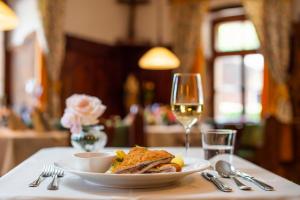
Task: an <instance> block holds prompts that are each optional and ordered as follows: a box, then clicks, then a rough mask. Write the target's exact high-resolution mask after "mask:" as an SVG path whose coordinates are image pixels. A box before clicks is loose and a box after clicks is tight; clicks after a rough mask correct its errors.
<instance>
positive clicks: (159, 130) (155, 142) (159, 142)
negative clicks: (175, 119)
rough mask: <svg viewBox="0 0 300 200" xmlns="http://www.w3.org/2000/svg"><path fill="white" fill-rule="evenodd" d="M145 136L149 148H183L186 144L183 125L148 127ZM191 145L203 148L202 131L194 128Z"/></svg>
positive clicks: (191, 134)
mask: <svg viewBox="0 0 300 200" xmlns="http://www.w3.org/2000/svg"><path fill="white" fill-rule="evenodd" d="M145 135H146V138H147V139H146V141H147V146H148V147H172V146H173V147H176V146H177V147H182V146H184V144H185V131H184V128H183V127H182V126H181V125H169V126H167V125H147V126H146V128H145ZM190 144H191V146H194V147H199V146H201V133H200V129H199V128H196V127H193V129H192V131H191V133H190Z"/></svg>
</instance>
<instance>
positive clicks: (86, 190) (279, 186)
mask: <svg viewBox="0 0 300 200" xmlns="http://www.w3.org/2000/svg"><path fill="white" fill-rule="evenodd" d="M110 150H112V149H110ZM168 150H169V151H171V152H173V153H175V154H178V153H180V152H183V151H184V149H183V148H169V149H168ZM72 153H74V150H73V149H71V148H49V149H43V150H41V151H39V152H38V153H36V154H35V155H33V156H32V157H30V158H29V159H27V160H26V161H24V162H23V163H21V164H20V165H19V166H17V167H16V168H14V169H13V170H11V171H10V172H9V173H8V174H6V175H5V176H3V177H2V178H0V199H26V200H27V199H40V200H46V199H47V200H49V199H56V200H57V199H85V200H92V199H93V200H94V199H293V200H296V199H297V200H299V199H300V186H299V185H296V184H294V183H292V182H290V181H288V180H286V179H284V178H282V177H279V176H277V175H275V174H273V173H271V172H268V171H266V170H264V169H262V168H260V167H258V166H256V165H254V164H252V163H249V162H247V161H245V160H243V159H240V158H238V157H235V156H234V157H233V161H232V162H233V164H234V165H235V166H236V167H237V168H238V169H240V170H242V171H245V172H247V173H249V174H251V175H253V176H255V177H257V178H259V179H262V180H264V181H266V182H267V183H269V184H270V185H272V186H274V187H275V189H276V191H268V192H267V191H263V190H261V189H259V188H257V187H256V186H255V185H252V184H251V183H248V182H247V184H249V185H251V186H252V187H253V190H252V191H240V190H238V189H237V187H236V186H235V185H234V183H233V182H232V181H231V180H228V179H222V180H224V182H226V183H228V184H229V185H230V186H232V187H233V188H234V192H231V193H224V192H220V191H218V190H217V189H216V188H215V186H214V185H212V184H211V183H210V182H207V181H206V180H204V179H203V178H202V177H201V176H200V174H199V173H196V174H193V175H190V176H187V177H186V178H184V179H183V180H182V181H181V182H179V183H178V184H175V185H170V186H168V187H160V188H152V189H113V188H104V187H100V186H98V185H93V184H89V183H86V182H84V181H82V180H81V179H80V178H79V177H77V176H74V175H71V174H66V176H65V177H64V178H63V179H62V180H61V182H60V189H59V190H58V191H48V190H47V189H46V186H47V185H48V183H49V182H50V179H47V180H46V181H45V182H43V183H42V184H41V185H40V187H38V188H29V187H28V183H29V182H31V181H32V180H33V179H35V178H36V177H37V176H38V174H39V173H40V171H41V168H42V165H43V164H50V163H53V162H54V161H55V160H58V159H62V158H63V157H64V156H69V155H71V154H72ZM190 154H191V155H192V156H198V157H202V155H203V152H202V150H201V149H200V148H194V149H191V152H190ZM295 173H296V172H295Z"/></svg>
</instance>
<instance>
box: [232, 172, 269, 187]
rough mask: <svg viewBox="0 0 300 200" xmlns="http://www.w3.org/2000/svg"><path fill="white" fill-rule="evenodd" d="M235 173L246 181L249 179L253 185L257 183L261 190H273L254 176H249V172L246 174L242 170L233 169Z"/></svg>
mask: <svg viewBox="0 0 300 200" xmlns="http://www.w3.org/2000/svg"><path fill="white" fill-rule="evenodd" d="M235 173H236V175H238V176H239V177H241V178H243V179H245V180H247V181H250V182H252V183H254V184H255V185H257V186H258V187H260V188H261V189H263V190H266V191H273V190H274V188H273V187H272V186H270V185H268V184H266V183H264V182H262V181H260V180H258V179H256V178H254V177H253V176H250V175H249V174H246V173H244V172H240V171H238V170H236V171H235Z"/></svg>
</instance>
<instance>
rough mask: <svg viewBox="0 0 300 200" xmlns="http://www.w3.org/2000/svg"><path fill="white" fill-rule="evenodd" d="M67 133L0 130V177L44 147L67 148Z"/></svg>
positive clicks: (68, 140) (68, 141)
mask: <svg viewBox="0 0 300 200" xmlns="http://www.w3.org/2000/svg"><path fill="white" fill-rule="evenodd" d="M69 138H70V136H69V134H68V133H67V132H62V131H49V132H36V131H34V130H22V131H21V130H20V131H15V130H10V129H7V128H0V176H2V175H4V174H5V173H6V172H8V171H9V170H11V169H12V168H13V167H15V166H16V165H18V164H19V163H21V162H22V161H24V160H25V159H27V158H28V157H29V156H31V155H32V154H34V153H35V152H37V151H38V150H40V149H42V148H46V147H54V146H69V143H70V139H69Z"/></svg>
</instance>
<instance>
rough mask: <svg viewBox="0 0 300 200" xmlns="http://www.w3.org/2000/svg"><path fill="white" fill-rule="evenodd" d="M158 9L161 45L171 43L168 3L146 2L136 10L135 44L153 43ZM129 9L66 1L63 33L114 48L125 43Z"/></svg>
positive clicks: (107, 1)
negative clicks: (161, 29)
mask: <svg viewBox="0 0 300 200" xmlns="http://www.w3.org/2000/svg"><path fill="white" fill-rule="evenodd" d="M157 6H161V7H162V8H161V10H162V11H163V12H162V14H163V21H162V26H163V31H162V32H163V38H162V39H163V41H164V42H165V43H169V42H170V32H171V30H170V28H171V27H170V16H169V14H170V12H169V10H170V5H169V1H168V0H159V1H157V0H149V2H148V3H146V4H142V5H138V6H137V9H136V23H135V31H136V32H135V33H136V41H137V42H150V43H156V39H157V37H156V36H157V34H156V31H157V18H156V17H157V11H158V9H157ZM128 15H129V9H128V6H127V5H124V4H120V3H118V1H117V0H89V1H88V3H83V1H82V0H67V4H66V19H65V30H66V32H67V33H70V34H72V35H75V36H79V37H82V38H84V39H90V40H92V41H98V42H103V43H106V44H115V43H116V42H117V41H120V40H122V39H126V36H127V24H128Z"/></svg>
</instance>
